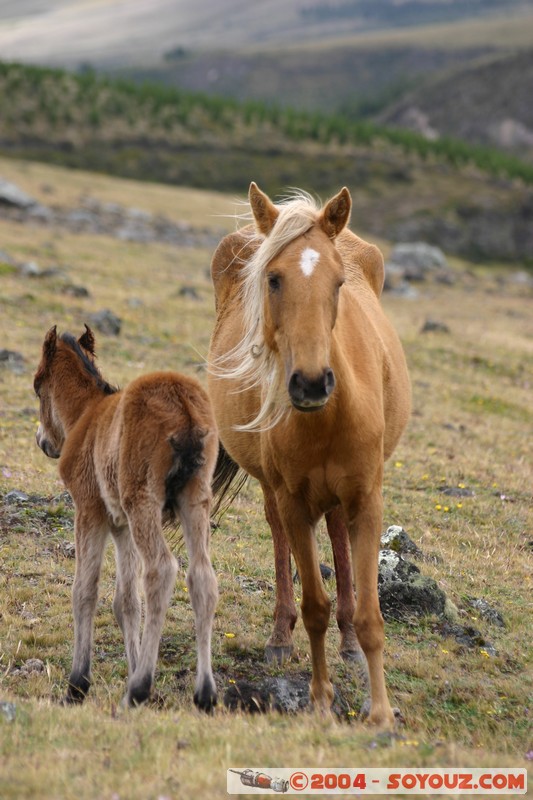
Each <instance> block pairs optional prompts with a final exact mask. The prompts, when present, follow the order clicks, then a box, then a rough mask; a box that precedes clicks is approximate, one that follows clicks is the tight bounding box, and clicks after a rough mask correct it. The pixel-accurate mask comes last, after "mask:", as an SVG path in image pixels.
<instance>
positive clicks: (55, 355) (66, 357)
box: [33, 325, 115, 458]
mask: <svg viewBox="0 0 533 800" xmlns="http://www.w3.org/2000/svg"><path fill="white" fill-rule="evenodd" d="M33 388H34V389H35V393H36V395H37V397H38V398H39V420H40V421H39V428H38V430H37V434H36V439H37V444H38V445H39V447H40V448H41V450H42V451H43V452H44V453H45V454H46V455H47V456H48V457H49V458H59V456H60V455H61V448H62V447H63V444H64V441H65V436H66V430H65V420H66V419H67V418H73V419H76V416H77V414H79V413H80V408H81V407H82V406H83V404H84V403H85V402H86V398H87V393H88V392H93V391H94V390H95V389H96V390H97V391H99V392H103V393H104V394H111V393H112V392H114V391H115V389H113V387H111V386H110V385H109V384H108V383H106V382H105V381H104V380H103V378H102V376H101V375H100V372H99V371H98V369H97V367H96V365H95V363H94V336H93V333H92V331H91V329H90V328H89V327H88V326H87V325H86V326H85V333H84V334H83V335H82V336H80V338H79V339H77V340H76V339H75V338H74V336H72V335H71V334H69V333H64V334H62V335H61V336H58V335H57V327H56V326H55V325H54V327H53V328H50V330H49V331H48V333H47V334H46V337H45V340H44V342H43V348H42V355H41V361H40V363H39V366H38V368H37V372H36V373H35V377H34V380H33ZM59 405H60V406H61V408H62V409H63V410H65V409H67V410H68V412H69V413H68V414H65V413H63V414H61V413H60V411H59V408H58V406H59Z"/></svg>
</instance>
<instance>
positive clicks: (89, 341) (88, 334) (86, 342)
mask: <svg viewBox="0 0 533 800" xmlns="http://www.w3.org/2000/svg"><path fill="white" fill-rule="evenodd" d="M78 344H79V345H81V346H82V347H83V349H84V350H87V352H88V353H90V354H91V355H92V356H94V344H95V341H94V333H93V332H92V330H91V329H90V328H89V326H88V325H85V333H82V335H81V336H80V338H79V339H78Z"/></svg>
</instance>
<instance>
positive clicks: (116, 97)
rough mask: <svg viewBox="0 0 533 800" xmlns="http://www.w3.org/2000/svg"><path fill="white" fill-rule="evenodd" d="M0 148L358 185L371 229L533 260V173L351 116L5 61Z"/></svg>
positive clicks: (138, 167)
mask: <svg viewBox="0 0 533 800" xmlns="http://www.w3.org/2000/svg"><path fill="white" fill-rule="evenodd" d="M0 153H1V154H3V155H11V156H17V157H23V158H33V159H37V160H44V161H51V162H54V163H58V164H64V165H68V166H72V167H82V168H84V169H90V170H93V171H102V172H108V173H113V174H116V175H121V176H125V177H135V178H143V179H149V180H156V181H162V182H168V183H176V184H180V185H185V186H195V187H199V188H209V189H218V190H222V191H232V192H238V193H244V192H245V191H246V190H247V187H248V185H249V183H250V181H251V180H256V181H258V182H259V183H260V184H261V185H262V186H263V187H264V188H265V189H266V190H267V191H269V192H270V193H272V194H275V193H278V192H280V191H283V190H285V189H286V187H287V186H300V187H302V188H304V189H307V190H309V191H312V192H318V193H320V194H322V196H326V195H328V194H329V193H331V192H333V191H336V190H338V189H339V188H340V187H341V186H342V185H347V186H349V187H350V189H351V190H352V193H353V196H354V219H355V220H356V224H357V226H358V228H361V229H364V230H367V231H369V232H372V233H375V234H377V235H379V236H383V237H386V238H388V239H392V240H405V239H412V238H424V239H426V240H428V241H430V242H433V243H435V244H440V245H441V246H443V247H444V249H445V250H447V251H448V252H456V253H458V254H463V255H465V256H468V257H470V258H480V259H483V260H523V261H526V260H527V259H530V258H531V253H532V252H533V224H532V222H533V189H532V188H531V187H532V186H533V166H527V165H525V164H524V163H522V162H520V161H519V160H517V159H513V158H510V157H508V156H505V155H503V154H502V153H499V152H498V151H496V150H489V149H486V148H481V147H477V148H473V147H469V146H468V145H466V144H464V143H461V142H457V141H454V140H451V139H446V138H442V139H440V140H438V141H436V142H428V141H427V140H426V139H425V138H424V137H422V136H420V135H417V134H413V133H409V132H402V131H394V130H390V129H386V128H379V127H376V126H375V125H372V124H369V123H363V122H350V121H348V120H347V119H346V117H341V116H328V115H325V114H320V113H314V114H311V113H303V112H296V111H294V110H292V109H280V108H269V107H266V106H265V105H262V104H261V103H257V102H247V103H243V104H239V103H237V102H235V101H231V100H228V99H223V98H220V97H209V96H206V95H201V94H191V93H187V92H183V91H178V90H176V89H172V88H168V87H164V86H161V85H160V84H158V85H150V84H147V85H144V86H139V85H136V84H133V83H130V82H126V81H112V80H109V79H104V78H99V77H97V76H96V75H95V74H94V73H92V72H87V73H86V74H83V75H72V74H69V73H65V72H61V71H59V70H46V69H42V68H37V67H27V66H21V65H16V64H4V65H1V64H0Z"/></svg>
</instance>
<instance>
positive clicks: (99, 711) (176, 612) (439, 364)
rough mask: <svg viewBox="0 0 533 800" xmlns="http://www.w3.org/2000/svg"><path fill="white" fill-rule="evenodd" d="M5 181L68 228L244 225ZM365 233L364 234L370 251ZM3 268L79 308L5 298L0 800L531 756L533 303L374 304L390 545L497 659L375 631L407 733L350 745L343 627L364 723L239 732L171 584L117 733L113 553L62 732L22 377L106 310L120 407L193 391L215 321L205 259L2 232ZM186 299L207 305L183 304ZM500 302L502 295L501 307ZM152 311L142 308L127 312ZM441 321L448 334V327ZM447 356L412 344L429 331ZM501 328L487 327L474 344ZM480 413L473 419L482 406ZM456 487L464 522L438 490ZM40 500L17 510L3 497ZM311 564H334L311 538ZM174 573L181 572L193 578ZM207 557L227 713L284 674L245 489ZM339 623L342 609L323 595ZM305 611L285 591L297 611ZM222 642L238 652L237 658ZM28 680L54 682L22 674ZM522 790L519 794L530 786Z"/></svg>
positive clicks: (187, 195)
mask: <svg viewBox="0 0 533 800" xmlns="http://www.w3.org/2000/svg"><path fill="white" fill-rule="evenodd" d="M0 167H1V171H2V174H4V175H5V176H6V177H7V178H9V179H10V180H13V181H15V182H16V183H18V184H19V185H20V186H21V188H23V189H24V190H25V191H27V192H29V193H30V194H32V195H34V196H37V197H43V198H44V197H45V195H44V194H43V191H44V190H43V188H42V187H43V186H44V185H47V186H48V187H53V191H54V194H53V197H54V202H56V203H57V204H58V205H64V206H68V205H72V204H74V203H75V202H76V200H77V198H78V197H79V196H80V194H82V193H87V192H90V193H91V195H92V196H94V197H96V198H97V199H99V200H101V201H102V202H119V203H123V204H125V205H128V206H135V207H138V208H146V209H147V210H149V211H156V210H157V209H168V213H170V214H172V215H173V218H175V219H179V218H183V219H187V220H188V221H189V222H193V223H194V224H197V225H198V224H201V225H203V226H206V227H208V228H213V229H220V226H221V224H224V225H226V226H227V228H228V229H229V228H231V222H228V221H226V222H223V221H222V220H221V219H220V218H218V217H213V216H211V214H213V213H214V212H215V213H221V212H222V211H223V210H224V209H225V210H227V211H228V212H230V213H231V211H232V210H233V208H232V202H231V199H230V198H224V197H222V196H220V195H213V194H206V195H203V194H202V193H200V192H196V193H194V192H190V191H188V190H183V189H181V190H180V189H171V188H169V187H159V186H155V185H148V184H137V183H134V182H128V181H117V180H112V179H106V178H104V177H102V176H93V175H90V174H89V173H72V172H66V171H64V170H59V169H56V168H52V167H45V166H42V165H37V164H29V165H28V164H24V163H17V162H13V161H10V162H4V163H1V164H0ZM359 232H361V233H363V232H362V231H359ZM0 238H1V240H2V249H3V250H5V251H6V252H7V253H9V255H10V256H11V257H12V258H14V259H15V260H16V261H18V260H27V259H30V258H33V259H35V260H37V261H38V263H39V264H40V265H41V266H43V267H46V266H47V265H48V264H49V263H54V264H56V265H60V266H62V267H63V268H64V269H65V270H66V271H67V277H68V279H69V280H70V279H73V278H74V277H75V279H76V283H81V284H82V285H85V286H87V288H89V289H90V292H91V297H90V298H79V299H69V298H66V297H64V296H63V295H58V287H59V286H60V284H59V283H58V279H57V277H51V278H42V279H30V278H24V277H21V276H20V275H19V274H18V273H16V272H8V273H6V274H4V275H2V292H1V297H0V313H1V315H2V326H1V335H2V338H1V341H0V347H6V348H8V349H10V350H16V351H19V352H21V353H22V354H23V356H24V358H25V363H24V372H23V373H22V374H15V373H12V372H9V371H7V370H6V369H2V368H1V367H0V370H1V371H0V561H1V564H2V570H1V577H0V581H1V582H0V598H1V602H0V624H1V630H2V636H1V640H0V701H4V702H5V701H9V702H11V703H14V704H15V705H16V716H15V719H14V720H13V721H11V722H9V721H8V720H7V719H6V718H5V717H4V716H3V715H2V714H1V713H0V740H1V742H2V751H1V756H0V758H1V768H0V796H1V797H2V800H20V798H32V800H33V798H46V800H49V799H51V798H54V800H56V798H61V800H63V798H64V800H71V798H72V799H74V798H76V800H85V798H87V800H94V798H106V800H111V798H112V797H119V798H121V800H122V799H124V800H125V799H126V798H128V800H129V799H130V798H131V799H132V800H137V798H138V800H146V798H150V799H151V798H154V800H156V798H158V797H170V798H173V799H174V798H176V800H177V799H178V798H182V797H202V798H203V797H210V798H215V800H216V799H217V798H222V797H225V796H226V769H227V768H228V767H231V766H242V765H243V764H244V765H248V764H249V765H254V766H264V767H270V766H273V767H275V766H278V767H282V766H307V765H310V764H313V765H317V766H344V767H357V766H372V767H380V766H382V767H387V766H395V767H399V766H416V767H422V766H446V765H450V766H452V765H454V766H455V765H462V766H487V767H496V766H498V767H500V766H501V767H503V766H520V767H522V766H527V762H526V760H525V755H526V753H527V752H528V751H529V750H530V749H531V692H532V680H531V674H532V671H531V665H532V661H533V658H532V648H531V637H530V635H529V631H530V629H531V610H532V609H531V574H532V572H531V545H530V540H531V525H532V510H531V509H532V503H531V471H530V455H531V453H530V442H529V439H528V437H527V435H526V432H527V429H528V425H529V427H530V421H531V415H530V409H531V406H530V392H531V376H532V375H533V351H532V348H531V341H532V335H533V328H532V327H531V316H530V313H529V307H530V304H531V297H530V296H527V294H525V293H524V290H523V289H521V288H519V287H517V286H515V285H514V284H513V283H512V282H510V281H506V280H505V277H504V279H503V283H502V282H500V283H496V277H498V278H501V277H502V276H501V275H498V276H492V275H491V274H485V273H484V272H483V271H479V270H478V271H476V270H474V271H473V273H471V274H469V275H467V274H466V273H465V272H463V269H464V266H465V265H462V264H460V263H457V264H456V277H457V280H456V284H455V285H454V286H451V287H450V286H442V285H439V284H436V283H432V282H428V283H427V284H425V285H423V286H422V287H421V288H422V291H421V295H420V297H419V299H418V300H417V301H416V302H414V303H413V302H412V301H409V300H406V299H402V298H399V297H394V296H390V295H387V296H385V298H384V304H385V307H386V310H387V313H388V314H389V316H390V317H391V318H392V319H393V321H394V324H395V326H396V327H397V329H398V331H399V333H400V335H401V337H402V339H403V341H404V345H405V349H406V353H407V357H408V361H409V365H410V370H411V376H412V380H413V395H414V409H413V417H412V420H411V422H410V425H409V428H408V430H407V432H406V435H405V436H404V438H403V439H402V441H401V443H400V445H399V447H398V450H397V452H396V453H395V454H394V456H393V457H392V459H391V461H390V462H389V463H388V464H387V467H386V477H385V524H386V525H390V524H402V525H403V526H404V527H405V529H406V530H407V531H408V532H409V534H410V535H411V537H412V538H413V539H414V540H415V541H416V542H417V544H418V545H419V546H420V548H421V549H422V550H423V552H424V553H425V554H426V555H427V556H428V560H427V561H425V562H422V563H421V564H420V567H421V569H422V571H423V572H424V574H427V575H429V576H431V577H433V578H434V579H435V580H436V581H437V582H438V583H439V585H440V586H441V587H442V588H443V589H444V590H445V592H446V593H447V595H448V596H449V598H450V599H451V600H452V601H453V602H454V603H455V605H456V606H457V607H458V609H459V620H460V622H461V623H462V624H471V625H473V626H475V627H477V628H479V630H480V631H481V633H482V635H483V636H485V637H486V638H487V639H488V640H489V641H491V642H492V643H493V644H494V646H495V647H496V649H497V652H498V655H497V656H494V657H491V656H488V655H487V654H486V653H485V654H484V653H483V651H482V650H479V649H474V650H464V649H463V648H462V647H461V646H460V645H459V644H458V643H457V642H455V640H454V639H443V638H442V637H441V636H440V634H439V633H438V632H437V631H436V627H435V626H436V622H437V621H436V620H434V619H431V618H428V619H421V620H411V621H409V622H406V623H398V622H394V623H388V624H387V625H386V635H387V644H386V673H387V683H388V686H389V691H390V695H391V699H392V702H393V704H395V705H398V706H400V707H401V709H402V711H403V713H404V715H405V718H406V721H407V725H406V727H405V729H403V730H402V731H400V732H399V735H398V736H396V737H393V738H390V737H381V736H378V735H377V734H376V732H375V731H372V730H369V729H367V728H366V727H365V726H364V725H362V724H361V723H360V722H358V721H357V716H356V715H357V712H358V709H359V708H360V705H361V702H362V700H363V691H362V688H361V686H360V684H359V683H358V681H357V680H356V678H355V676H354V675H353V674H352V673H351V671H350V669H349V668H348V667H347V666H346V665H345V664H344V663H343V662H342V660H341V659H340V657H339V654H338V641H339V639H338V632H337V630H336V626H335V620H334V615H332V620H331V623H330V630H329V632H328V639H327V654H328V662H329V665H330V669H331V675H332V679H333V682H334V683H335V685H336V686H337V687H338V688H339V689H340V690H341V691H342V693H343V695H344V696H345V698H346V701H347V703H348V706H349V708H350V710H351V711H352V712H353V714H347V715H346V716H345V718H344V719H339V720H336V721H335V722H329V721H327V722H325V721H324V720H321V719H316V718H315V717H314V716H313V715H309V714H302V715H298V716H293V717H282V716H279V715H277V714H275V713H269V714H267V715H262V716H260V715H258V716H254V717H249V716H245V715H243V714H236V715H234V714H230V713H229V712H228V711H226V710H224V708H223V707H222V702H221V703H220V705H219V707H218V709H217V711H216V713H215V715H214V716H213V717H212V718H206V717H204V716H202V715H200V714H199V713H198V712H196V711H195V710H194V707H193V703H192V688H193V682H194V664H195V658H194V633H193V616H192V611H191V608H190V605H189V601H188V597H187V592H186V591H185V588H184V587H185V583H184V571H182V572H181V573H180V575H179V576H178V580H177V585H176V590H175V593H174V597H173V601H172V605H171V608H170V610H169V613H168V615H167V620H166V624H165V628H164V632H163V639H162V645H161V656H160V659H159V664H158V672H157V678H156V686H155V693H154V699H153V702H151V704H150V705H149V706H148V707H145V708H142V709H138V710H137V711H135V712H133V713H126V712H124V711H122V710H121V708H120V700H121V697H122V695H123V692H124V687H125V680H126V662H125V658H124V651H123V644H122V640H121V636H120V633H119V630H118V627H117V625H116V623H115V621H114V618H113V614H112V610H111V602H112V597H113V590H114V571H113V570H114V564H113V556H112V552H111V549H110V550H109V551H108V552H107V555H106V560H105V566H104V572H103V577H102V584H101V599H100V603H99V606H98V611H97V618H96V628H95V649H94V654H95V656H94V687H93V689H92V690H91V694H90V696H89V699H88V701H87V703H86V705H85V706H84V707H83V708H81V709H77V708H75V709H72V708H61V707H59V706H58V705H57V702H56V701H57V700H58V699H59V698H60V697H61V696H62V694H63V692H64V689H65V680H66V676H67V675H68V671H69V668H70V662H71V656H72V620H71V607H70V592H71V586H72V579H73V573H74V559H73V558H72V557H71V552H70V551H69V548H68V544H69V543H70V542H71V541H72V508H71V507H70V505H69V504H68V502H66V500H65V499H64V497H62V496H61V492H62V489H63V487H62V485H61V483H60V481H59V479H58V476H57V466H56V464H55V463H53V462H50V461H49V460H47V459H46V458H45V456H44V455H43V454H42V453H41V452H40V451H39V450H38V448H37V447H36V445H35V441H34V433H35V427H36V422H37V401H36V398H35V397H34V395H33V391H32V376H33V371H34V369H35V367H36V366H37V363H38V360H39V352H40V347H41V343H42V339H43V338H44V334H45V332H46V330H47V329H48V328H49V327H50V326H51V325H53V324H56V323H57V324H58V326H59V328H60V329H61V330H66V329H67V330H71V331H73V332H78V331H81V330H82V328H83V322H84V321H85V320H86V319H87V318H88V315H89V314H90V313H91V312H93V311H95V310H98V309H100V308H103V307H110V308H112V309H113V310H114V311H115V312H116V313H118V314H119V316H121V317H122V318H123V330H122V332H121V334H120V336H119V337H118V338H106V337H104V336H102V335H100V336H98V338H97V350H98V354H99V363H100V366H101V368H102V371H103V374H104V375H105V377H106V378H107V379H108V380H110V381H111V382H113V383H119V384H124V383H126V382H127V381H128V380H130V379H131V378H133V377H134V376H136V375H139V374H140V373H142V372H147V371H149V370H153V369H160V368H162V369H165V368H177V369H181V370H183V371H185V372H187V373H189V374H199V375H200V378H201V380H204V375H203V373H202V372H200V373H197V372H196V366H195V364H196V363H197V362H198V361H199V360H200V358H201V356H204V355H205V354H206V352H207V348H208V342H209V336H210V331H211V327H212V323H213V320H214V307H213V299H212V291H211V287H210V281H209V279H208V277H207V274H206V270H207V268H208V266H209V262H210V257H211V253H210V252H209V251H208V250H207V249H194V248H176V247H171V246H168V245H162V244H151V245H144V244H137V243H136V244H131V243H124V242H120V241H118V240H114V239H111V238H109V237H105V236H99V237H96V236H93V237H91V236H89V235H85V234H84V235H74V234H71V233H68V232H66V231H57V232H54V234H52V233H51V231H50V230H47V229H44V228H38V227H25V226H23V225H19V224H18V223H13V222H7V221H5V220H0ZM183 283H188V284H189V283H190V284H193V285H194V286H195V287H197V289H198V290H199V293H200V298H201V299H200V300H199V301H194V300H190V299H187V298H183V297H180V296H178V295H177V289H179V287H180V286H181V285H182V284H183ZM495 287H498V291H497V292H495V291H493V290H494V288H495ZM132 297H134V298H140V299H142V305H141V306H138V307H135V306H131V305H130V303H129V300H130V299H131V298H132ZM437 309H438V311H437ZM437 313H438V316H439V318H440V319H442V320H443V321H445V322H446V323H447V324H448V326H449V327H450V331H451V332H450V334H440V333H432V334H420V333H419V330H420V328H421V326H422V323H423V321H424V319H425V317H427V316H436V315H437ZM487 320H490V325H488V324H487ZM480 399H481V400H483V402H482V403H479V402H478V400H480ZM443 485H447V486H459V485H461V486H466V487H467V488H469V489H471V490H472V491H473V492H474V494H473V496H470V497H464V498H455V497H448V496H446V495H443V494H442V492H441V491H440V490H441V487H442V486H443ZM15 488H16V489H23V490H24V491H26V492H28V493H30V494H34V495H37V496H39V498H43V499H42V500H40V501H37V500H34V501H31V502H30V503H29V504H28V505H27V506H21V507H19V506H7V505H4V504H3V497H4V495H5V494H6V493H7V492H8V491H10V490H12V489H15ZM319 543H320V551H321V558H322V560H323V561H325V562H326V563H329V564H331V563H332V557H331V553H330V550H329V545H328V543H327V541H326V537H325V536H324V535H323V532H321V533H320V535H319ZM177 552H178V556H179V557H180V559H182V563H183V567H184V568H185V566H186V565H185V561H184V559H185V554H184V551H183V550H182V549H179V550H178V551H177ZM212 555H213V562H214V566H215V570H216V573H217V576H218V580H219V588H220V602H219V605H218V609H217V616H216V622H215V630H214V637H213V661H214V670H215V672H216V679H217V682H218V685H219V688H220V698H221V701H222V697H223V694H224V692H225V690H226V689H227V688H228V687H229V686H230V685H231V682H232V681H235V680H239V679H240V678H245V679H247V680H252V679H259V678H261V677H263V676H267V675H273V674H279V669H277V668H273V667H268V666H267V665H265V664H264V663H263V658H262V650H263V646H264V643H265V641H266V639H267V637H268V635H269V632H270V626H271V617H272V610H273V591H272V587H273V584H274V570H273V558H272V545H271V541H270V535H269V531H268V527H267V525H266V522H265V520H264V517H263V512H262V505H261V499H260V493H259V490H258V487H257V486H256V485H255V484H254V483H251V484H249V485H248V486H247V488H246V489H245V491H244V492H243V494H242V495H241V496H240V497H239V498H238V499H237V500H236V501H235V502H234V503H233V505H232V507H231V508H230V510H229V512H228V513H227V515H226V516H225V517H224V519H223V520H222V524H221V526H220V527H219V528H218V529H217V530H216V531H215V532H214V534H213V539H212ZM327 588H328V591H329V592H330V594H331V596H332V599H333V601H334V586H333V585H332V584H328V586H327ZM296 592H297V593H298V585H297V587H296ZM469 597H483V598H485V599H487V600H488V602H489V603H490V604H491V605H493V606H495V607H496V608H497V609H499V610H500V612H501V613H502V614H503V616H504V618H505V621H506V623H507V626H506V628H495V627H492V626H490V625H489V624H488V623H486V622H485V621H484V620H482V619H481V618H480V617H479V615H478V614H476V613H475V612H474V610H473V609H472V608H471V607H470V606H469V605H468V603H467V598H469ZM227 634H230V636H227ZM30 658H38V659H41V660H42V662H43V663H44V665H45V668H44V671H43V672H40V673H35V674H25V673H24V671H23V670H22V671H21V668H22V667H23V666H24V664H25V662H26V661H27V660H28V659H30ZM285 672H286V673H287V674H288V675H295V676H296V675H298V676H300V675H302V674H303V675H309V673H310V661H309V648H308V642H307V637H306V635H305V632H304V630H303V626H302V624H301V621H300V622H299V623H298V625H297V627H296V634H295V653H294V657H293V659H292V661H291V662H290V663H289V664H288V665H287V666H286V668H285ZM530 780H531V778H530Z"/></svg>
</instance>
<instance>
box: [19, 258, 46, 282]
mask: <svg viewBox="0 0 533 800" xmlns="http://www.w3.org/2000/svg"><path fill="white" fill-rule="evenodd" d="M19 272H20V274H21V275H24V277H25V278H37V277H39V275H40V274H41V268H40V267H39V265H38V264H37V262H36V261H25V262H24V264H20V265H19Z"/></svg>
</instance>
